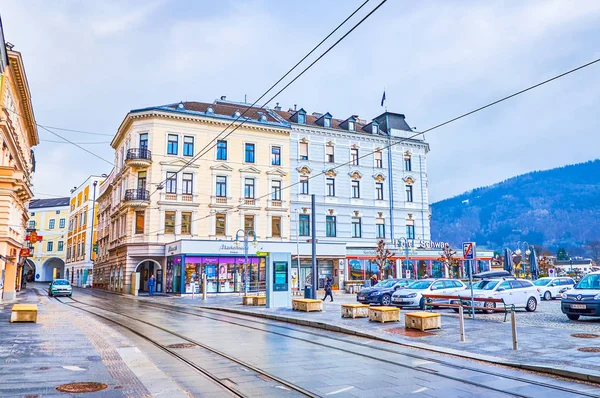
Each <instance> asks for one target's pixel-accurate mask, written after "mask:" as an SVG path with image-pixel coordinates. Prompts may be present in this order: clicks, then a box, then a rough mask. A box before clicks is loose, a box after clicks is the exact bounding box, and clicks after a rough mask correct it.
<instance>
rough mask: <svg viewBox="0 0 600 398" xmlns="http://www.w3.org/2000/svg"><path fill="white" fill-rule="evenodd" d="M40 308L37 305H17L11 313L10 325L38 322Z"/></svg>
mask: <svg viewBox="0 0 600 398" xmlns="http://www.w3.org/2000/svg"><path fill="white" fill-rule="evenodd" d="M37 313H38V307H37V305H36V304H15V305H13V306H12V312H11V313H10V323H13V322H34V323H36V322H37Z"/></svg>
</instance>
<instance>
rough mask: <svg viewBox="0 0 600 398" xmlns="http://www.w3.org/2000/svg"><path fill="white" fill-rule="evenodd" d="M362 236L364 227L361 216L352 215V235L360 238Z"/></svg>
mask: <svg viewBox="0 0 600 398" xmlns="http://www.w3.org/2000/svg"><path fill="white" fill-rule="evenodd" d="M361 236H362V227H361V222H360V217H352V237H353V238H360V237H361Z"/></svg>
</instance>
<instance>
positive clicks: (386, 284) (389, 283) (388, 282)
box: [374, 279, 396, 287]
mask: <svg viewBox="0 0 600 398" xmlns="http://www.w3.org/2000/svg"><path fill="white" fill-rule="evenodd" d="M395 284H396V281H395V280H391V279H388V280H385V281H381V282H379V283H378V284H376V285H375V286H374V287H392V286H394V285H395Z"/></svg>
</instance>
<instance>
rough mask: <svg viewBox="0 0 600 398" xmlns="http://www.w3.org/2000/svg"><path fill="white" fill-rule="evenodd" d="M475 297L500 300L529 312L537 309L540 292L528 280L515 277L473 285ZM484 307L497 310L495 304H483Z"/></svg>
mask: <svg viewBox="0 0 600 398" xmlns="http://www.w3.org/2000/svg"><path fill="white" fill-rule="evenodd" d="M473 297H476V298H498V299H500V298H501V299H503V300H504V303H506V304H508V305H514V306H515V307H516V308H525V309H526V310H527V311H529V312H533V311H535V310H536V309H537V304H538V300H537V297H539V292H538V291H537V287H535V286H534V284H533V283H531V281H528V280H526V279H514V277H508V278H502V279H484V280H481V281H479V282H477V283H476V284H474V285H473ZM482 304H483V305H481V304H480V305H479V306H483V307H486V308H490V311H489V312H492V311H491V309H492V308H496V303H494V302H483V303H482Z"/></svg>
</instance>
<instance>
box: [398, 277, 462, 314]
mask: <svg viewBox="0 0 600 398" xmlns="http://www.w3.org/2000/svg"><path fill="white" fill-rule="evenodd" d="M465 289H466V286H465V284H464V283H462V282H461V281H459V280H458V279H421V280H418V281H415V282H413V283H411V284H410V285H408V286H407V287H406V288H404V289H400V290H397V291H396V292H394V294H392V305H395V306H397V307H419V308H421V309H424V308H425V299H424V298H423V294H437V295H440V296H442V295H447V294H455V293H456V292H458V291H464V290H465Z"/></svg>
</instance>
